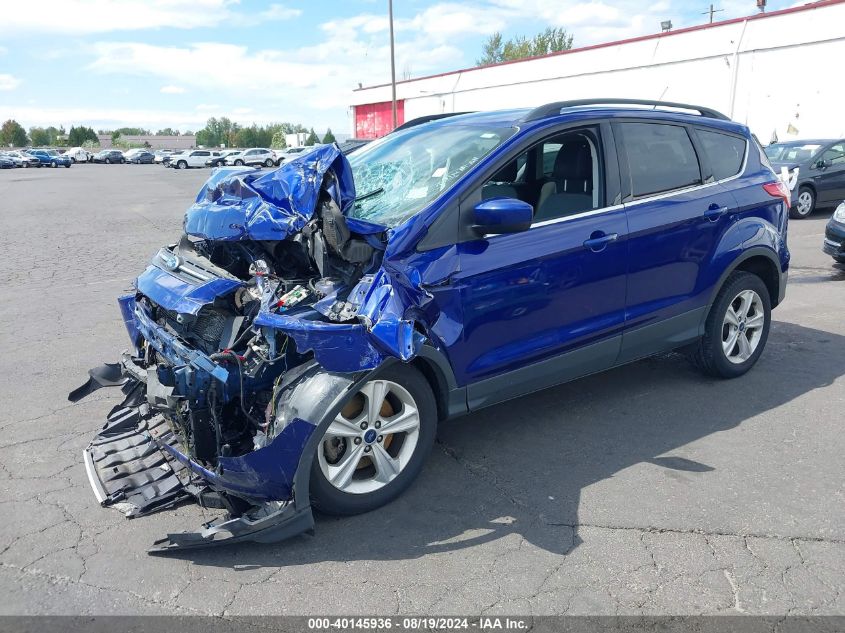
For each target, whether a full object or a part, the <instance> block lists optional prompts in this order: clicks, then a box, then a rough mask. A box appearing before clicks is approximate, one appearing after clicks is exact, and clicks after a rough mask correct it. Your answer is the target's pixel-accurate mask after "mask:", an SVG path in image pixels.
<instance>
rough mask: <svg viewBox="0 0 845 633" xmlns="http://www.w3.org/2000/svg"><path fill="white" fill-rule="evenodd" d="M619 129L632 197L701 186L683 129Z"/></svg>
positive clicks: (660, 126) (634, 125)
mask: <svg viewBox="0 0 845 633" xmlns="http://www.w3.org/2000/svg"><path fill="white" fill-rule="evenodd" d="M619 127H620V128H621V131H622V149H623V152H624V153H625V154H626V155H627V158H628V170H629V172H630V174H631V193H632V194H633V195H634V196H635V197H640V196H648V195H653V194H656V193H662V192H665V191H672V190H674V189H683V188H685V187H690V186H693V185H698V184H701V170H700V168H699V165H698V157H697V156H696V154H695V148H694V147H693V145H692V141H691V140H690V138H689V134H687V131H686V128H683V127H681V126H679V125H668V124H664V123H622V124H620V126H619Z"/></svg>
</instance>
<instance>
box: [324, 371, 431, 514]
mask: <svg viewBox="0 0 845 633" xmlns="http://www.w3.org/2000/svg"><path fill="white" fill-rule="evenodd" d="M379 385H381V386H386V387H387V392H386V394H385V395H386V397H383V398H382V404H381V407H380V408H379V414H380V417H379V418H377V422H376V423H375V424H370V425H368V427H367V428H366V429H363V430H361V431H360V435H356V436H355V440H356V441H358V442H359V443H358V444H357V445H356V444H353V442H352V441H351V440H352V438H351V437H344V438H341V437H340V436H336V435H332V434H330V431H331V430H332V427H329V430H327V431H326V434H325V435H324V436H323V438H322V439H321V441H320V443H319V445H318V446H317V454H316V455H315V456H314V461H313V462H312V465H311V482H310V483H311V485H310V488H311V490H310V492H311V503H312V504H313V506H314V508H315V509H316V510H318V511H319V512H322V513H324V514H332V515H352V514H360V513H362V512H369V511H370V510H375V509H376V508H379V507H381V506H383V505H385V504H387V503H390V502H391V501H393V500H394V499H395V498H396V497H398V496H399V495H400V494H402V493H403V492H404V491H405V490H406V489H407V488H408V487H409V486H410V485H411V483H412V482H413V481H414V479H416V477H417V475H419V473H420V471H421V470H422V467H423V464H424V463H425V460H426V458H427V457H428V455H429V453H430V452H431V447H432V446H433V445H434V437H435V435H436V433H437V405H436V403H435V400H434V394H433V393H432V392H431V388H430V387H429V386H428V382H426V380H425V378H424V377H423V376H422V374H420V373H419V372H418V371H417V370H416V369H414V368H413V367H410V366H408V365H396V366H394V367H391V368H389V369H387V370H386V371H385V372H384V373H383V374H381V375H380V376H379V377H378V378H377V379H376V380H375V381H372V382H369V383H367V384H365V386H364V388H363V389H362V390H361V392H359V393H357V394H355V395H353V396H352V397H350V399H349V400H347V402H346V404H345V406H344V409H343V411H347V409H349V407H352V408H353V409H355V408H356V407H359V408H361V407H362V412H361V416H363V418H362V417H359V416H357V415H354V412H353V415H350V418H353V419H355V420H356V421H355V422H354V423H352V422H347V423H346V425H343V424H341V428H342V432H349V433H352V434H353V435H354V434H355V433H357V432H358V429H359V428H360V425H361V424H362V423H363V422H361V420H362V419H363V420H364V421H367V420H368V418H369V417H370V416H369V415H368V414H367V411H366V410H367V408H368V406H367V405H368V402H369V397H368V396H364V395H363V394H364V392H365V391H366V392H369V393H377V394H378V393H379ZM356 399H358V400H356ZM406 403H407V404H406ZM409 405H410V406H409ZM385 407H387V408H388V409H389V410H390V413H389V414H387V415H385ZM397 407H401V409H400V411H399V413H394V411H395V410H396V408H397ZM413 407H415V408H416V418H414V417H413V413H410V415H409V416H406V415H404V413H405V412H406V411H407V412H412V411H413ZM341 416H343V412H342V413H341ZM341 416H338V419H340V418H341ZM381 417H384V418H385V419H384V421H382V420H381ZM391 418H392V419H393V423H398V422H399V421H402V423H403V424H404V425H405V426H407V425H408V424H413V423H414V420H416V422H417V424H416V426H415V427H413V428H411V429H410V430H409V431H406V432H401V431H397V432H396V433H384V430H387V429H388V428H389V424H391ZM335 424H337V422H333V423H332V426H334V425H335ZM382 424H383V425H384V427H383V428H382V426H381V425H382ZM377 425H378V428H376V427H377ZM408 428H410V427H408ZM382 433H384V434H383V435H382ZM374 438H376V439H374ZM338 440H339V441H341V442H342V448H340V449H338V447H337V444H333V442H336V441H338ZM329 451H333V452H332V453H331V454H329ZM338 451H340V456H337V453H338ZM350 451H356V453H353V452H350ZM365 451H367V452H365ZM345 455H348V456H349V459H348V460H346V461H344V456H345ZM356 455H357V458H356ZM379 456H380V457H379ZM385 456H386V457H387V458H389V460H390V461H389V462H384V461H383V460H385ZM331 459H336V461H334V462H331V463H330V460H331ZM350 459H351V460H354V463H352V461H349V460H350ZM377 463H383V464H384V463H387V464H392V466H393V467H388V466H382V467H381V468H379V469H377V468H376V464H377ZM344 464H347V465H348V466H350V467H351V469H352V470H351V474H349V481H348V483H346V484H343V485H341V484H340V480H342V479H344V475H343V472H344V468H343V465H344ZM399 464H401V465H399ZM397 465H398V468H399V471H398V473H396V472H395V470H394V468H395V467H396V466H397ZM346 472H347V473H349V472H350V471H349V470H348V469H347V470H346ZM382 473H388V474H387V475H386V476H383V475H382ZM329 476H334V480H335V482H336V483H332V481H330V479H329ZM382 478H386V479H387V481H386V482H385V481H383V480H382Z"/></svg>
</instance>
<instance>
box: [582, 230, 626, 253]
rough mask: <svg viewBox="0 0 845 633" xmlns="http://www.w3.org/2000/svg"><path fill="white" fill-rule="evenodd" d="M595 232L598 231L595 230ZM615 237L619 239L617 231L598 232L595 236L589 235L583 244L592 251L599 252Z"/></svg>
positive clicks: (613, 240) (614, 239)
mask: <svg viewBox="0 0 845 633" xmlns="http://www.w3.org/2000/svg"><path fill="white" fill-rule="evenodd" d="M596 233H599V232H598V231H596ZM596 233H593V235H596ZM617 239H619V234H618V233H607V234H604V233H600V234H599V235H597V236H596V237H592V236H591V237H590V239H588V240H585V241H584V246H586V247H587V248H589V249H590V250H591V251H593V252H594V253H600V252H601V251H603V250H604V249H605V248H607V245H608V244H610V242H615V241H616V240H617Z"/></svg>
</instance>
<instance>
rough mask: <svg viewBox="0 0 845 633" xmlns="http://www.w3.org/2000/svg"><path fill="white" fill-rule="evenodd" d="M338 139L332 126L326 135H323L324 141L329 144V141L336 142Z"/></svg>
mask: <svg viewBox="0 0 845 633" xmlns="http://www.w3.org/2000/svg"><path fill="white" fill-rule="evenodd" d="M336 141H337V139H336V138H335V137H334V134H332V129H331V128H329V129H327V130H326V135H325V136H324V137H323V143H326V144H328V143H334V142H336Z"/></svg>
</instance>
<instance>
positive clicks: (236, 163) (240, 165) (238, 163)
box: [235, 159, 244, 167]
mask: <svg viewBox="0 0 845 633" xmlns="http://www.w3.org/2000/svg"><path fill="white" fill-rule="evenodd" d="M243 164H244V162H243V161H242V160H240V159H239V160H236V161H235V165H237V166H238V167H243Z"/></svg>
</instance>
